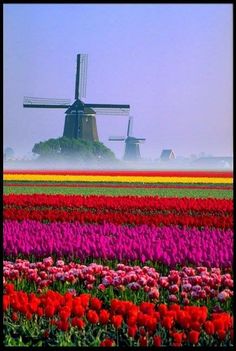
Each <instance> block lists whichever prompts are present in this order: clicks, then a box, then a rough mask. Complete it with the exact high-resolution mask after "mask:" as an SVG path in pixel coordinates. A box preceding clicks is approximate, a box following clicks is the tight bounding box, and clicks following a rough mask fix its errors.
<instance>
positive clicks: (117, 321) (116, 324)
mask: <svg viewBox="0 0 236 351" xmlns="http://www.w3.org/2000/svg"><path fill="white" fill-rule="evenodd" d="M111 322H112V324H113V325H114V327H115V328H117V329H118V328H120V327H121V325H122V322H123V317H122V316H121V315H116V316H112V319H111Z"/></svg>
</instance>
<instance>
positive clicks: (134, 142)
mask: <svg viewBox="0 0 236 351" xmlns="http://www.w3.org/2000/svg"><path fill="white" fill-rule="evenodd" d="M132 129H133V117H131V116H130V117H129V122H128V128H127V137H110V138H109V140H110V141H124V142H125V154H124V160H128V161H135V160H139V159H140V158H141V155H140V150H139V144H140V143H143V142H144V141H145V140H146V139H145V138H135V137H132V136H130V134H132Z"/></svg>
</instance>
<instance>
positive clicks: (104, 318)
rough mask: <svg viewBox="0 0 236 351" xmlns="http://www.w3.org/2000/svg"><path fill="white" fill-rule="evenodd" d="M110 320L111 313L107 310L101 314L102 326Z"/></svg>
mask: <svg viewBox="0 0 236 351" xmlns="http://www.w3.org/2000/svg"><path fill="white" fill-rule="evenodd" d="M109 318H110V313H109V312H108V311H107V310H101V311H100V314H99V322H100V323H101V324H107V323H108V321H109Z"/></svg>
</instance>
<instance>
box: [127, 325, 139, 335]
mask: <svg viewBox="0 0 236 351" xmlns="http://www.w3.org/2000/svg"><path fill="white" fill-rule="evenodd" d="M137 331H138V328H137V326H136V325H133V326H132V327H128V335H129V337H131V338H133V337H135V335H136V334H137Z"/></svg>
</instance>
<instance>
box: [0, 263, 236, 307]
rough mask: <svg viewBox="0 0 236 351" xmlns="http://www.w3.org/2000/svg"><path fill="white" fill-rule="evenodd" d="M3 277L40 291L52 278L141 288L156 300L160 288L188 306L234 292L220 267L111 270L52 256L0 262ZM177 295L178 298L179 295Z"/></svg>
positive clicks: (98, 285) (224, 298) (97, 285)
mask: <svg viewBox="0 0 236 351" xmlns="http://www.w3.org/2000/svg"><path fill="white" fill-rule="evenodd" d="M3 279H4V284H5V282H6V281H8V282H9V281H12V282H14V281H16V280H17V281H18V283H19V282H20V281H21V280H23V279H26V280H27V281H29V282H34V283H36V284H37V286H38V288H39V290H40V289H42V288H44V287H49V286H51V285H52V284H53V283H54V282H55V281H60V282H68V283H71V284H72V285H74V284H76V283H77V284H78V283H79V284H80V285H81V284H84V288H85V289H88V290H91V289H93V288H98V290H100V291H104V290H106V289H107V288H108V287H110V286H111V287H113V288H115V289H116V290H120V291H123V290H124V289H126V288H128V289H131V290H133V291H140V290H143V291H145V292H146V293H147V294H148V297H149V298H150V299H155V300H158V299H159V296H160V294H162V293H163V290H166V291H167V292H168V299H169V301H171V302H180V300H182V302H183V303H184V304H185V305H188V304H189V302H190V299H195V300H205V299H207V298H216V299H217V300H218V301H220V302H224V301H227V300H228V299H229V298H230V297H231V296H232V295H233V279H232V276H231V274H230V273H225V274H222V273H221V270H220V268H210V269H209V270H208V268H207V267H201V266H200V267H196V268H192V267H187V266H184V267H182V268H181V269H180V270H170V271H169V274H167V275H166V276H163V275H161V274H160V273H159V272H158V271H157V270H156V269H155V268H152V267H148V266H144V267H140V266H127V265H125V264H117V265H116V267H115V268H114V269H112V268H110V267H108V266H103V265H101V264H97V263H91V264H89V265H83V264H78V263H75V262H70V263H69V264H66V263H65V262H64V261H63V260H57V261H56V262H55V264H54V261H53V258H52V257H47V258H44V259H43V260H42V261H40V262H34V263H30V262H29V261H28V260H22V259H16V261H15V262H11V261H3ZM179 294H180V296H181V297H179Z"/></svg>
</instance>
